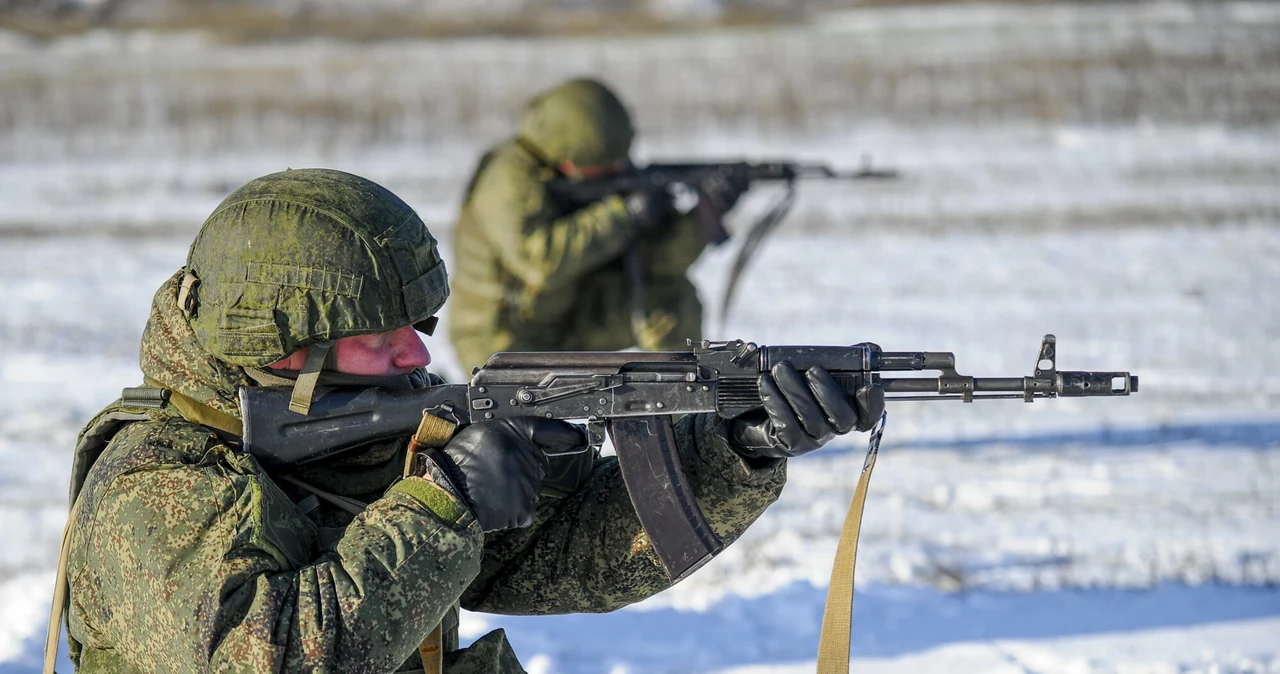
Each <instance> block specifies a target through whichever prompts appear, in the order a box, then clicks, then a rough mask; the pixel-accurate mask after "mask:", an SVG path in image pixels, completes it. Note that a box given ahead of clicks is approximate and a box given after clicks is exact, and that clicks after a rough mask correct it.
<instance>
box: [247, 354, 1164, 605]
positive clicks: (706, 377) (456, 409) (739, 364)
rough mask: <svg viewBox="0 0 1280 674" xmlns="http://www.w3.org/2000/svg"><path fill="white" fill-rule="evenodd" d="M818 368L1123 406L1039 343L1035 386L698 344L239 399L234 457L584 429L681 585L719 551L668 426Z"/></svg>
mask: <svg viewBox="0 0 1280 674" xmlns="http://www.w3.org/2000/svg"><path fill="white" fill-rule="evenodd" d="M782 361H790V362H791V364H792V365H794V366H795V367H796V368H797V369H799V370H801V371H804V370H805V369H808V368H810V367H814V366H821V367H823V368H826V369H827V370H828V371H829V372H831V374H832V375H833V376H834V377H835V378H836V380H837V381H838V382H840V383H841V384H842V385H843V386H844V389H845V390H846V391H847V392H848V393H849V395H850V396H852V395H853V394H854V392H855V391H857V390H858V389H860V388H862V387H863V386H864V385H871V384H879V385H880V386H882V387H884V391H885V399H886V400H888V401H898V400H962V401H964V402H973V401H975V400H990V399H998V398H1012V399H1020V400H1025V401H1026V402H1031V401H1033V400H1035V399H1036V398H1054V397H1057V396H1064V397H1078V396H1127V395H1129V394H1130V393H1132V392H1136V391H1137V390H1138V378H1137V377H1136V376H1131V375H1130V374H1129V373H1128V372H1068V371H1060V370H1058V369H1057V365H1056V362H1057V359H1056V340H1055V338H1054V336H1053V335H1045V338H1044V342H1043V343H1042V344H1041V346H1040V357H1039V358H1038V359H1037V361H1036V368H1035V373H1034V374H1033V375H1031V376H1023V377H971V376H967V375H962V374H958V373H957V372H956V369H955V356H954V355H953V354H951V353H945V352H931V351H882V350H881V349H880V347H878V346H876V345H874V344H859V345H855V346H758V345H756V344H753V343H750V342H742V341H732V342H708V341H704V342H701V343H699V344H697V345H696V346H695V347H694V348H693V349H692V350H691V351H672V352H613V351H604V352H593V351H577V352H575V351H560V352H538V353H498V354H494V355H493V356H492V357H490V358H489V360H488V362H486V363H485V364H484V365H483V366H482V367H479V368H476V370H475V372H474V373H473V375H472V377H471V381H470V382H468V383H466V384H451V385H450V384H446V385H441V386H434V387H430V388H425V389H419V390H414V391H388V390H382V389H375V388H359V389H354V388H335V389H328V390H318V391H317V392H316V394H315V396H314V398H313V399H312V403H311V410H310V413H309V414H307V415H302V414H298V413H295V412H292V411H290V410H289V401H290V397H291V395H292V391H291V389H290V388H287V387H283V388H282V387H245V388H242V389H240V412H241V418H242V419H243V421H244V436H243V439H244V448H245V449H246V450H247V451H248V452H249V453H251V454H252V455H253V456H255V457H256V458H257V459H258V461H259V462H260V463H262V464H263V465H264V466H266V467H268V468H274V469H287V468H289V467H292V466H297V465H299V464H303V463H306V462H309V461H314V460H317V459H321V458H324V457H327V456H330V455H333V454H335V453H337V452H341V451H343V450H345V449H349V448H352V447H355V446H358V445H360V444H363V443H367V442H371V441H374V440H385V439H390V438H396V437H406V436H408V435H411V434H413V432H414V430H415V429H417V428H418V427H419V424H420V423H422V422H423V417H424V415H428V414H430V415H433V416H435V417H437V418H440V419H444V420H446V421H449V422H451V423H453V424H455V425H464V424H469V423H473V422H476V421H480V420H484V419H500V418H503V417H515V416H543V417H547V418H554V419H585V420H586V421H587V436H588V441H589V443H590V444H591V445H592V446H593V447H595V448H598V447H599V446H600V444H602V443H603V441H604V437H605V433H606V432H607V433H608V434H609V436H610V437H612V439H613V446H614V449H615V451H616V452H617V457H618V465H619V467H620V468H621V470H622V477H623V480H624V481H625V483H626V486H627V492H628V493H629V494H630V496H631V502H632V504H633V505H634V506H635V509H636V513H637V515H638V516H639V519H640V523H641V525H643V527H644V529H645V531H646V532H647V533H648V534H649V540H650V541H651V543H652V544H653V549H654V551H655V552H656V553H657V555H658V558H659V559H660V560H661V562H662V564H663V567H664V569H665V570H666V572H667V575H668V576H669V577H670V578H671V579H672V580H673V581H674V580H677V579H679V578H683V577H684V576H686V575H688V574H689V573H691V572H693V571H694V570H695V569H697V568H698V567H699V566H701V565H702V564H703V563H705V562H706V561H708V560H710V559H711V557H712V556H714V555H715V554H716V553H718V552H719V551H720V550H721V548H722V547H723V543H722V542H721V540H720V538H719V537H718V536H717V535H716V534H715V532H714V531H712V530H711V527H710V525H708V523H707V520H706V518H705V517H704V516H703V513H702V510H701V508H699V507H698V503H697V501H696V500H695V499H694V494H693V492H692V490H691V488H690V486H689V484H688V480H687V478H686V476H685V474H684V468H683V467H682V466H681V463H680V456H679V454H678V453H677V452H676V443H675V437H674V434H673V432H672V426H671V424H672V416H673V415H683V414H692V413H699V412H715V413H716V414H718V415H720V416H721V417H723V418H725V419H733V418H735V417H737V416H739V415H741V414H742V413H744V412H747V411H748V410H752V409H756V408H759V407H760V406H761V401H760V392H759V389H758V385H757V379H758V377H759V375H760V373H762V372H768V371H769V368H771V367H772V366H773V365H774V364H776V363H779V362H782ZM922 370H930V371H937V372H939V375H938V376H937V377H932V378H919V377H906V378H886V377H883V376H882V375H881V373H884V372H910V371H922Z"/></svg>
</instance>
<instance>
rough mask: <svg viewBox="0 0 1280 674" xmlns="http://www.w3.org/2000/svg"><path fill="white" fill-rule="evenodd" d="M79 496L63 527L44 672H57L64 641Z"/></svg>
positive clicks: (45, 637) (50, 608)
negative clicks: (60, 644) (72, 544)
mask: <svg viewBox="0 0 1280 674" xmlns="http://www.w3.org/2000/svg"><path fill="white" fill-rule="evenodd" d="M83 502H84V501H83V500H81V499H79V498H77V499H76V502H75V503H73V504H71V512H70V513H68V514H67V524H66V526H64V527H62V548H61V549H60V550H59V551H58V575H57V577H56V578H55V579H54V581H53V582H54V586H53V605H52V606H50V607H49V631H48V632H46V633H45V635H44V674H55V673H54V671H53V665H54V661H56V660H57V659H58V643H59V642H61V641H62V615H63V613H65V612H66V610H67V564H68V563H69V562H70V557H71V523H72V522H75V521H76V516H77V515H79V514H80V504H81V503H83Z"/></svg>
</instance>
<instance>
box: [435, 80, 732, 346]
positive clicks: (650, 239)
mask: <svg viewBox="0 0 1280 674" xmlns="http://www.w3.org/2000/svg"><path fill="white" fill-rule="evenodd" d="M632 135H633V130H632V126H631V119H630V116H629V115H628V113H627V111H626V109H625V108H624V107H623V106H622V103H621V102H619V101H618V99H617V98H616V97H614V95H613V94H612V93H611V92H609V90H608V89H607V88H605V87H604V86H603V85H601V84H599V83H597V82H594V81H591V80H573V81H570V82H568V83H565V84H563V85H561V86H559V87H557V88H555V89H552V90H550V91H548V92H546V93H544V94H542V95H540V96H538V97H536V98H535V99H534V100H533V101H532V102H531V103H530V105H529V107H528V109H527V110H526V111H525V113H524V116H523V119H522V121H521V124H520V133H519V135H518V136H517V137H516V138H515V139H513V140H511V141H508V142H505V143H502V144H500V145H498V146H497V147H495V148H493V149H491V150H490V151H489V152H488V153H487V154H486V155H485V157H484V158H483V159H482V160H481V162H480V166H479V167H478V168H477V169H476V174H475V175H474V177H473V178H472V181H471V185H470V186H469V188H468V191H467V195H466V198H465V200H464V203H463V206H462V212H461V214H460V216H459V219H458V223H457V227H456V228H455V231H454V265H453V267H452V272H453V293H454V294H455V295H456V296H457V298H458V300H457V301H456V302H454V303H453V305H452V306H451V316H450V328H449V337H450V339H451V341H452V342H453V346H454V349H455V350H456V351H457V353H458V358H459V359H460V360H461V362H462V365H463V366H464V367H465V368H467V369H468V370H469V369H470V368H471V367H474V366H476V365H480V364H482V363H483V362H484V360H485V359H486V358H488V357H489V356H490V355H491V354H493V353H495V352H497V351H545V350H617V349H624V348H628V347H632V346H638V347H640V348H642V349H646V350H663V349H681V348H684V347H685V339H687V338H692V339H701V336H702V304H701V302H700V301H699V300H698V294H697V291H696V289H695V288H694V286H693V284H692V283H690V282H689V280H688V278H686V277H685V272H686V270H687V269H688V268H689V266H690V265H692V264H693V262H694V261H695V260H696V259H697V258H698V255H700V254H701V252H702V250H703V248H705V247H706V244H707V235H706V232H705V230H704V228H703V227H702V225H701V224H699V222H698V221H697V218H696V217H693V216H688V215H684V216H674V217H673V218H672V221H671V222H669V223H667V225H666V226H665V227H660V228H659V229H658V230H657V231H656V232H655V233H653V234H646V235H645V236H644V237H643V238H638V232H637V227H636V225H635V224H634V223H633V222H632V221H631V217H630V216H629V214H628V213H627V209H626V207H625V205H624V199H623V197H621V196H612V197H608V198H606V199H604V200H602V201H599V202H596V203H593V204H589V205H586V206H585V207H579V206H580V205H578V204H569V203H564V202H563V201H560V200H557V198H556V195H554V194H552V193H550V192H549V191H548V189H547V185H548V183H549V182H550V181H552V180H553V179H556V178H558V177H561V174H560V173H559V171H558V170H557V168H556V166H557V165H558V164H559V163H560V162H564V161H568V162H572V163H573V164H575V165H577V166H599V165H605V164H611V163H614V162H618V161H624V160H625V159H626V158H627V152H628V151H629V148H630V145H631V138H632ZM633 247H634V248H635V250H636V253H637V254H638V255H639V260H640V263H641V264H640V268H641V272H642V286H643V292H644V297H643V303H644V320H643V323H642V324H641V325H639V326H633V324H632V298H631V288H630V282H629V280H628V276H627V271H626V267H625V261H624V255H625V254H626V253H627V252H628V251H629V250H631V249H632V248H633Z"/></svg>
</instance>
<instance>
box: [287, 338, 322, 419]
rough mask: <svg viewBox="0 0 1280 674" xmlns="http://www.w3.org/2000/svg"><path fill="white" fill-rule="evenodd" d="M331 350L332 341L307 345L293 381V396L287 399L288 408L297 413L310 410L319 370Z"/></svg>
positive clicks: (304, 412) (307, 412)
mask: <svg viewBox="0 0 1280 674" xmlns="http://www.w3.org/2000/svg"><path fill="white" fill-rule="evenodd" d="M332 351H333V342H320V343H319V344H312V345H311V346H309V347H307V358H306V360H304V361H303V362H302V369H301V370H300V371H299V372H298V379H297V380H296V381H294V382H293V396H292V397H291V398H290V399H289V410H290V411H293V412H296V413H298V414H304V415H305V414H309V413H310V412H311V398H312V396H313V395H315V392H316V384H318V383H319V382H320V371H321V370H323V369H324V364H325V361H326V360H328V359H329V355H330V353H331V352H332Z"/></svg>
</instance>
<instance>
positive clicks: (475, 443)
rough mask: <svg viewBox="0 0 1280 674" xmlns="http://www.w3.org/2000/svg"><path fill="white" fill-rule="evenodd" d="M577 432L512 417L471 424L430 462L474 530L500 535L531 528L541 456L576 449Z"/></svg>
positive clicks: (581, 436) (580, 437)
mask: <svg viewBox="0 0 1280 674" xmlns="http://www.w3.org/2000/svg"><path fill="white" fill-rule="evenodd" d="M586 442H587V437H586V434H585V433H583V431H582V428H580V427H578V426H575V425H573V424H570V423H566V422H563V421H559V420H557V419H543V418H539V417H518V418H513V419H496V420H493V421H481V422H478V423H474V424H471V425H470V426H467V427H466V428H464V429H462V430H461V431H459V432H458V434H457V435H455V436H454V437H453V439H452V440H450V441H449V443H448V444H446V445H445V446H444V449H442V450H440V451H437V452H431V454H430V457H431V459H432V460H433V461H434V462H435V464H436V466H437V467H438V468H440V471H439V473H437V472H435V471H432V475H431V477H432V479H435V480H436V481H437V482H440V477H441V475H440V473H443V477H444V478H445V480H446V481H447V484H445V485H442V486H444V487H445V488H446V489H449V488H452V489H451V491H453V492H454V493H455V494H456V495H458V496H460V497H461V498H462V500H463V501H465V502H466V504H467V506H468V507H470V508H471V512H472V513H474V514H475V516H476V521H477V522H479V523H480V528H481V529H483V530H485V531H501V530H503V529H517V528H521V527H527V526H529V525H530V524H532V523H533V511H534V506H535V505H536V504H537V503H538V495H539V493H540V492H541V485H542V477H543V475H544V473H545V472H546V469H547V456H546V455H547V454H559V453H562V452H566V451H572V450H574V449H577V448H580V447H582V446H583V445H585V444H586Z"/></svg>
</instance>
